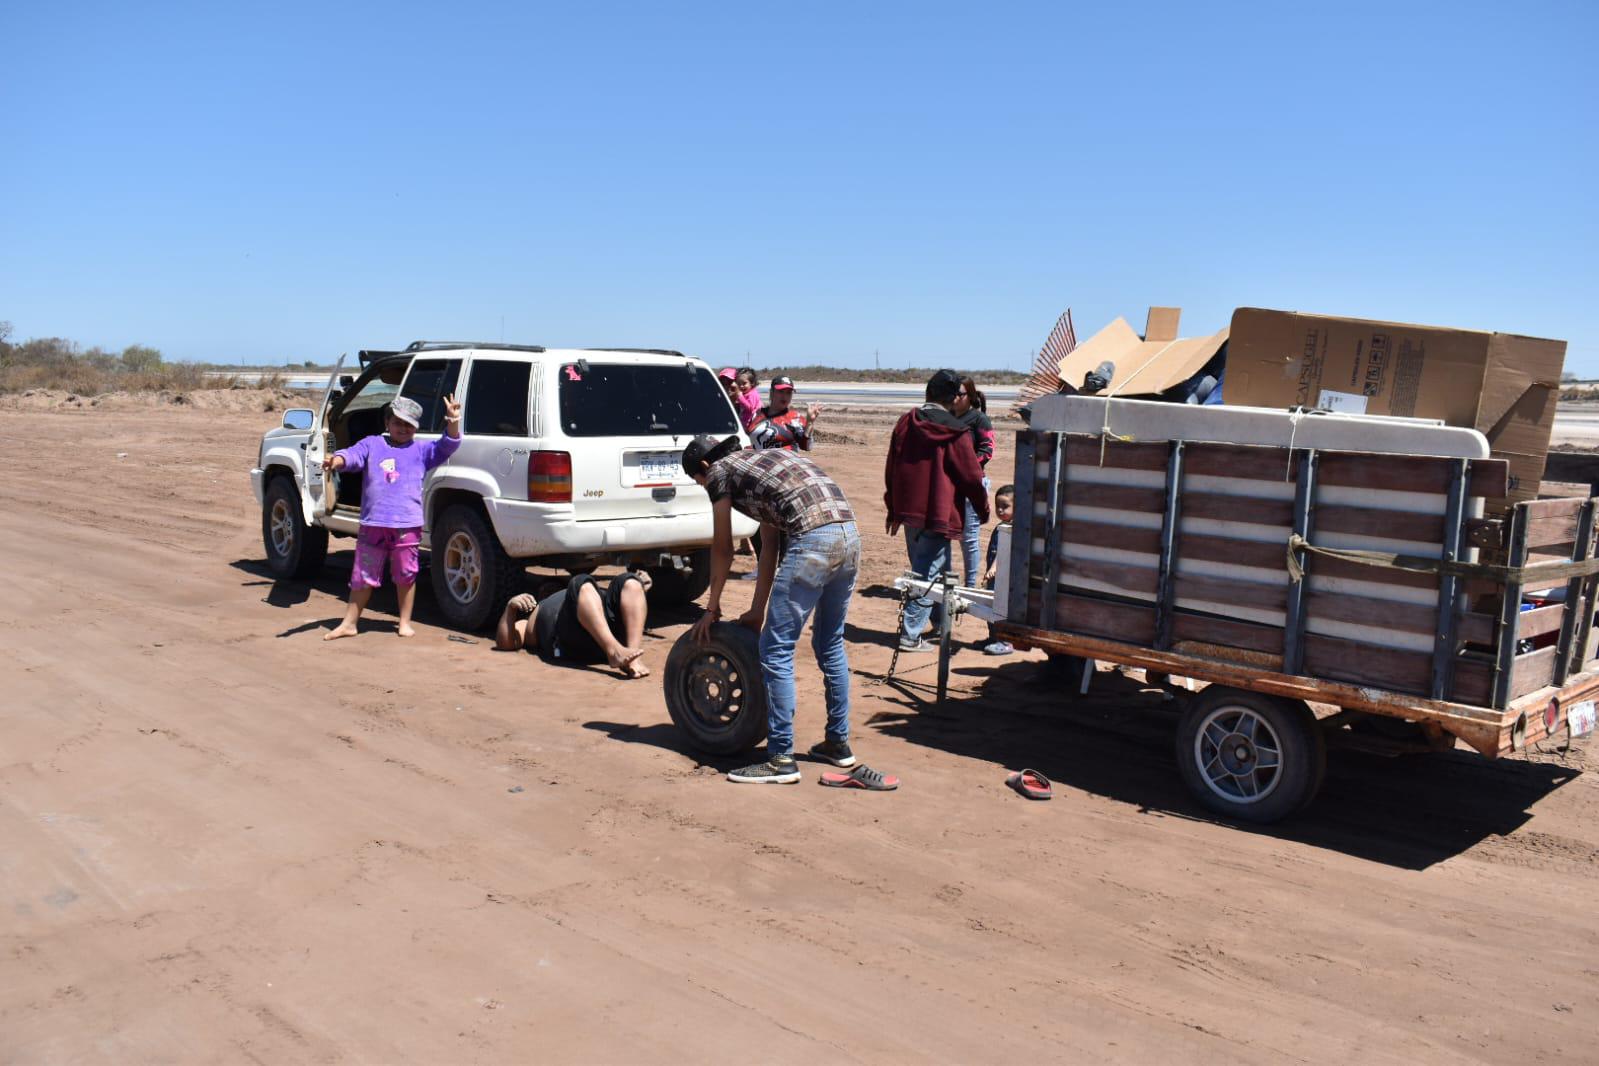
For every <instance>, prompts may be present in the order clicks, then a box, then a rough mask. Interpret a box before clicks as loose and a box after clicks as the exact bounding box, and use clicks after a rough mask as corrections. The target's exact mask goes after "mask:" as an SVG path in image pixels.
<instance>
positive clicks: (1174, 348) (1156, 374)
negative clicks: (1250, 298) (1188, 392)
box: [1060, 307, 1227, 397]
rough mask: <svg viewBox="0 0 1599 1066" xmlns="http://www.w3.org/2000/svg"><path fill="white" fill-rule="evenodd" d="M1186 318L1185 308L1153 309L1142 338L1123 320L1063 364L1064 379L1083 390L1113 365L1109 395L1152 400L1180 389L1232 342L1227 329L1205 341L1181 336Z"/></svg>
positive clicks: (1067, 357) (1115, 322)
mask: <svg viewBox="0 0 1599 1066" xmlns="http://www.w3.org/2000/svg"><path fill="white" fill-rule="evenodd" d="M1182 313H1183V311H1182V308H1180V307H1151V308H1150V309H1149V319H1148V323H1147V324H1146V325H1145V327H1144V335H1143V336H1142V337H1140V336H1139V335H1138V334H1136V333H1134V332H1133V327H1132V326H1129V325H1128V324H1127V320H1126V319H1125V318H1118V319H1117V320H1116V321H1114V322H1112V323H1111V324H1110V325H1108V326H1106V327H1105V328H1104V329H1102V330H1100V331H1099V332H1098V333H1096V334H1094V335H1093V336H1092V337H1090V338H1088V339H1087V340H1086V341H1083V342H1082V343H1081V344H1079V345H1078V346H1077V347H1076V348H1074V349H1072V351H1071V352H1070V354H1068V355H1067V356H1066V357H1065V358H1064V359H1062V360H1061V361H1060V379H1061V380H1062V381H1064V382H1066V383H1067V384H1069V385H1072V386H1073V387H1076V386H1080V385H1082V383H1083V376H1084V375H1086V374H1089V373H1091V372H1092V371H1093V370H1094V368H1095V367H1097V366H1099V364H1100V363H1107V362H1108V363H1112V364H1114V365H1115V367H1116V375H1115V377H1113V378H1112V379H1111V383H1110V388H1108V389H1107V390H1105V391H1106V394H1107V395H1111V396H1142V397H1149V396H1154V395H1157V394H1158V393H1162V392H1165V391H1166V390H1167V389H1169V388H1172V387H1173V386H1176V385H1181V384H1182V383H1183V382H1185V381H1187V380H1188V379H1189V378H1191V377H1193V376H1194V374H1196V373H1198V371H1199V369H1200V367H1202V366H1204V365H1205V364H1206V363H1208V362H1210V358H1211V356H1213V355H1215V354H1216V353H1217V352H1218V351H1219V350H1220V349H1221V346H1222V345H1223V344H1225V343H1226V342H1227V331H1226V330H1222V331H1221V332H1219V333H1213V334H1211V335H1209V336H1206V337H1179V336H1177V324H1178V321H1179V320H1180V319H1181V317H1182Z"/></svg>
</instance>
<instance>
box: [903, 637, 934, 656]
mask: <svg viewBox="0 0 1599 1066" xmlns="http://www.w3.org/2000/svg"><path fill="white" fill-rule="evenodd" d="M899 650H900V652H901V653H903V654H907V655H914V654H916V653H917V652H924V651H937V650H938V645H937V644H930V643H928V642H927V641H925V640H923V639H922V638H921V637H917V638H916V639H915V640H906V639H905V638H904V637H900V638H899Z"/></svg>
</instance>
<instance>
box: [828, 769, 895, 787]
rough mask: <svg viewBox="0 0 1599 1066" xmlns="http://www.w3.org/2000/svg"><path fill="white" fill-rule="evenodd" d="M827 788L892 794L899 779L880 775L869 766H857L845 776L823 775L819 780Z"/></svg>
mask: <svg viewBox="0 0 1599 1066" xmlns="http://www.w3.org/2000/svg"><path fill="white" fill-rule="evenodd" d="M818 783H820V784H823V785H826V786H827V787H828V788H862V789H865V790H866V791H868V792H892V791H894V790H895V789H896V788H898V787H899V778H897V777H890V776H888V775H887V774H880V773H878V772H877V771H876V770H873V769H872V768H871V767H870V766H857V767H855V769H853V770H851V771H850V772H849V773H847V774H835V773H825V774H823V775H822V776H821V778H820V779H819V782H818Z"/></svg>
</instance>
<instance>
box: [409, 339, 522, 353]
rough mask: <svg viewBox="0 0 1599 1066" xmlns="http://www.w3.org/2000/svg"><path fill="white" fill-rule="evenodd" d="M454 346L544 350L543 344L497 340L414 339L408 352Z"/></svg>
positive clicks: (502, 349)
mask: <svg viewBox="0 0 1599 1066" xmlns="http://www.w3.org/2000/svg"><path fill="white" fill-rule="evenodd" d="M452 348H492V349H493V350H495V351H498V352H542V351H544V346H543V345H542V344H501V343H499V342H496V341H412V342H411V343H410V344H407V345H406V346H405V350H406V351H408V352H443V351H449V350H451V349H452Z"/></svg>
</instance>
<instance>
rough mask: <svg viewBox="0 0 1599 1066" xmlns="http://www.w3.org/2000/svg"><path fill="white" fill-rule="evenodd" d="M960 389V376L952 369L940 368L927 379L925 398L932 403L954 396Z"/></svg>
mask: <svg viewBox="0 0 1599 1066" xmlns="http://www.w3.org/2000/svg"><path fill="white" fill-rule="evenodd" d="M960 391H961V376H960V375H959V374H957V373H955V371H953V370H940V371H938V372H937V373H935V374H934V375H933V376H932V377H930V378H928V379H927V398H928V399H929V400H930V401H932V402H933V403H939V402H941V401H943V400H947V399H950V398H951V397H953V396H956V395H958V394H959V393H960Z"/></svg>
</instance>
